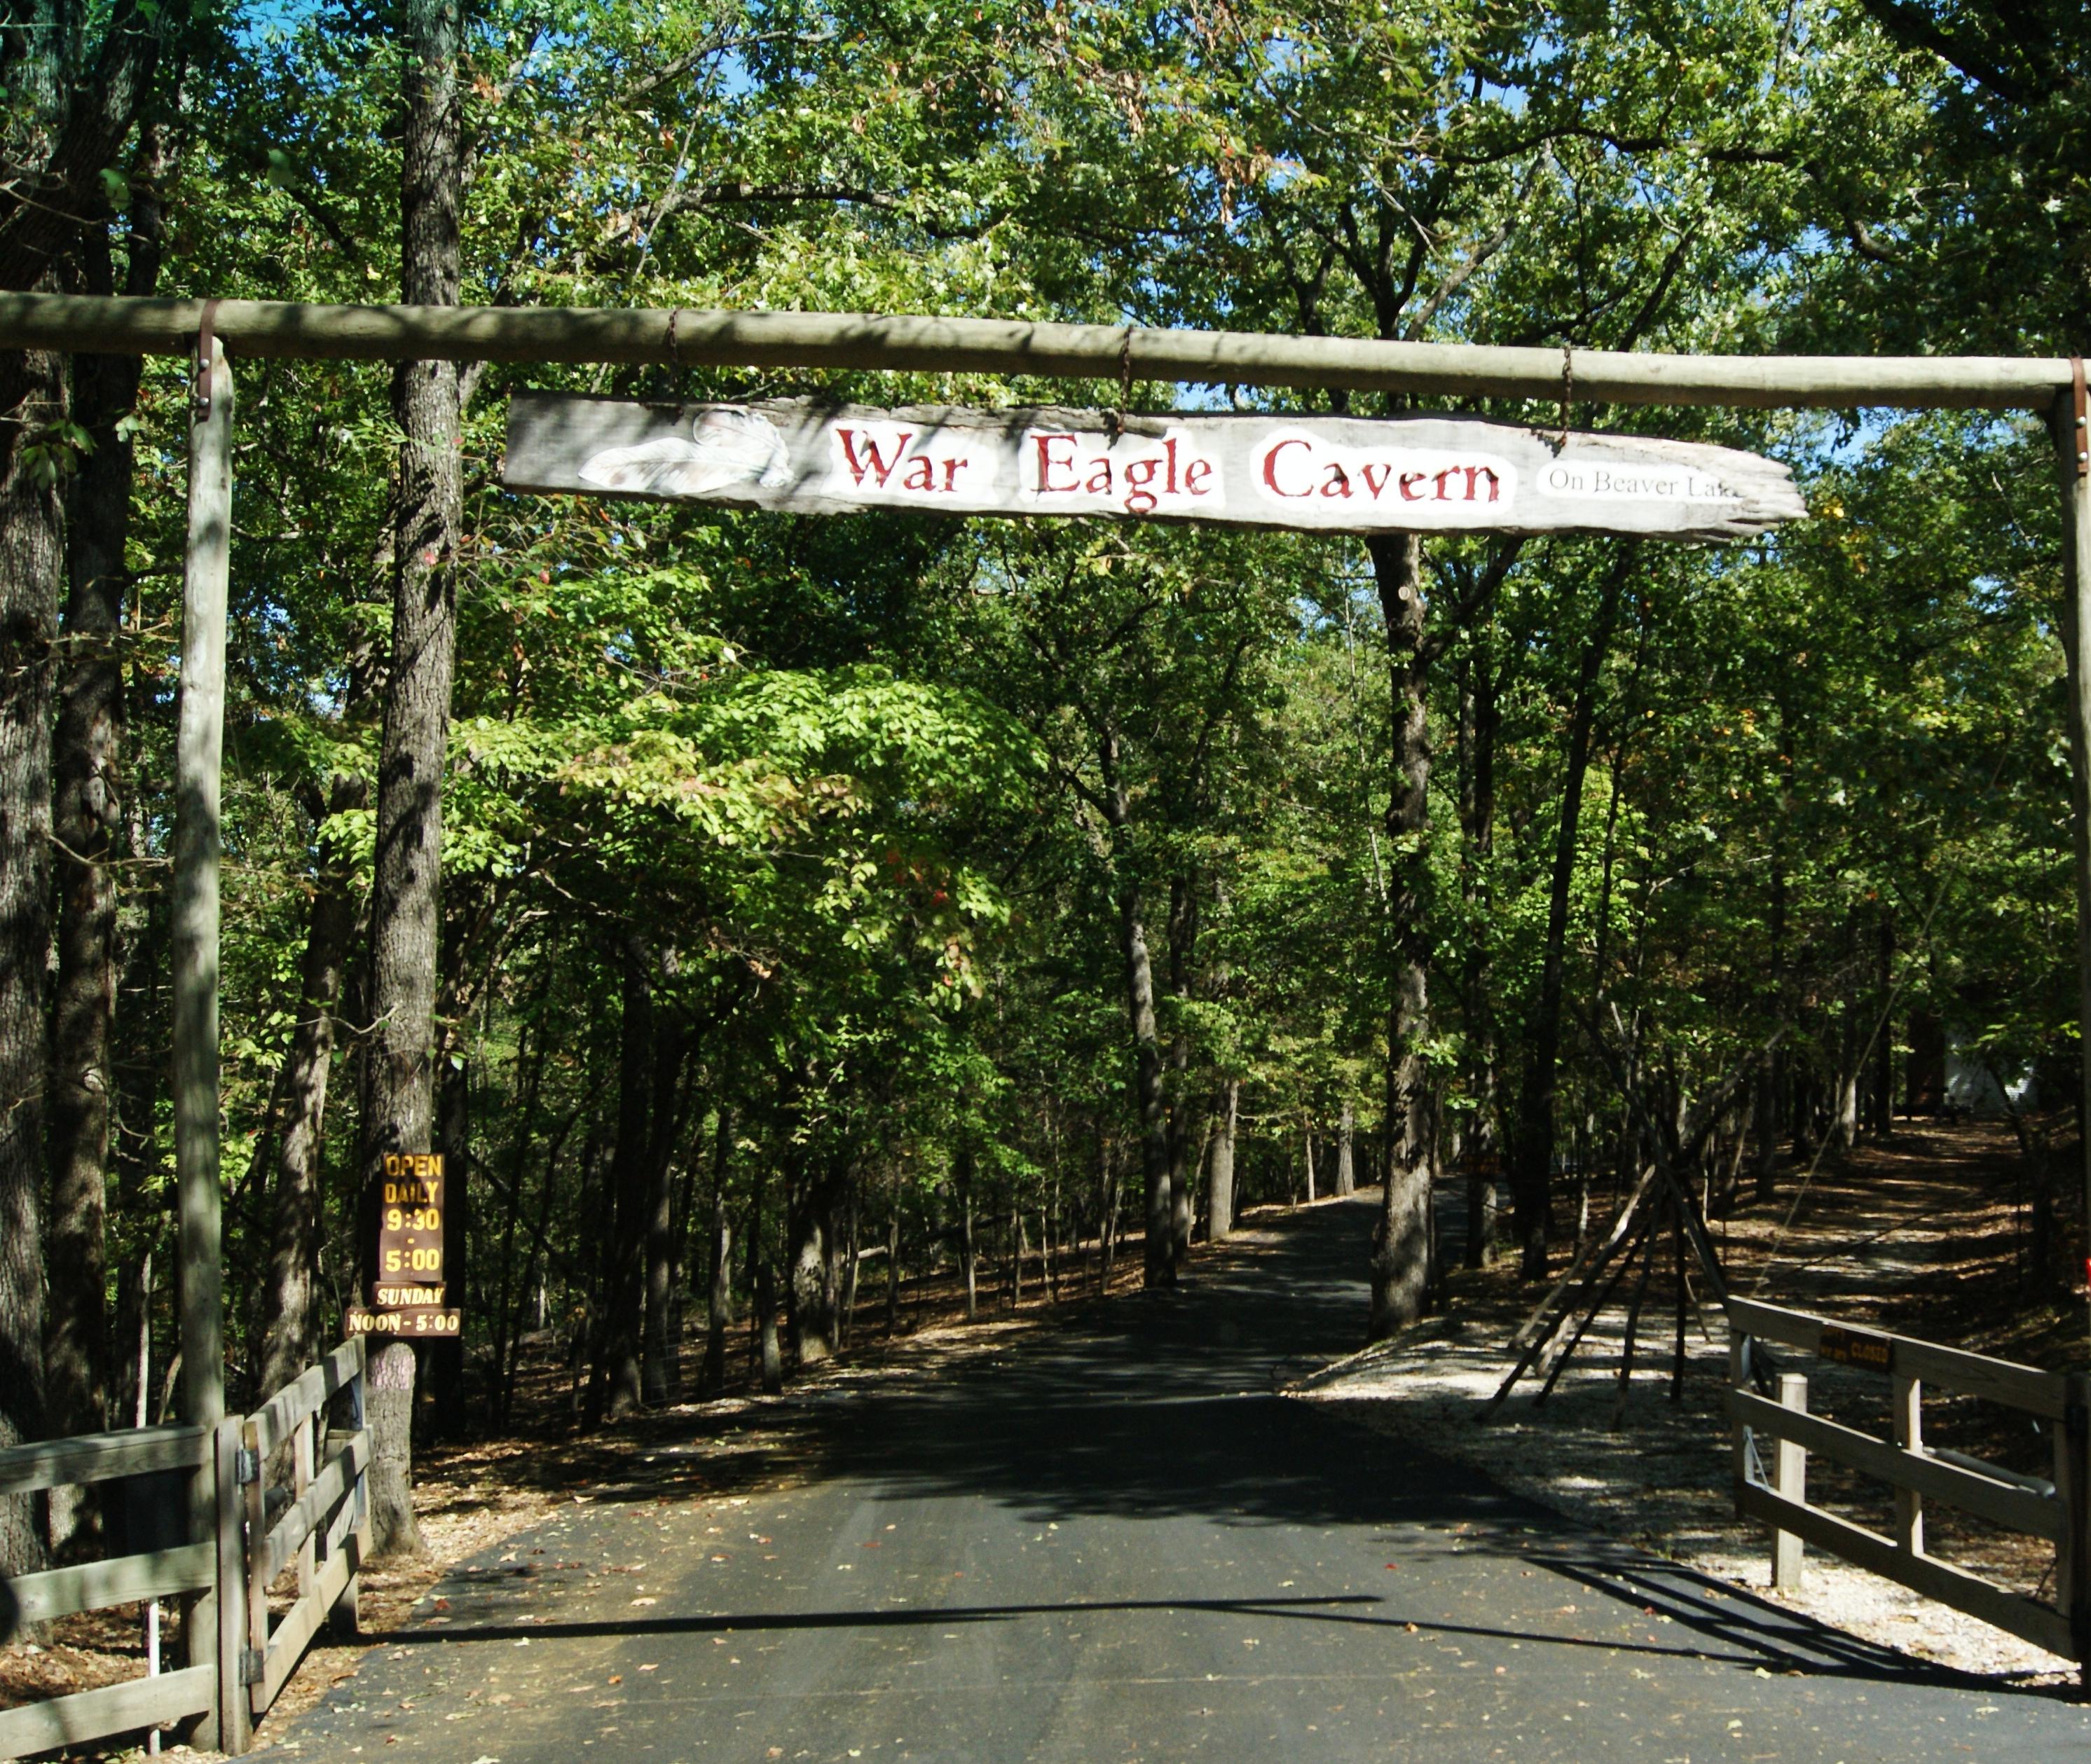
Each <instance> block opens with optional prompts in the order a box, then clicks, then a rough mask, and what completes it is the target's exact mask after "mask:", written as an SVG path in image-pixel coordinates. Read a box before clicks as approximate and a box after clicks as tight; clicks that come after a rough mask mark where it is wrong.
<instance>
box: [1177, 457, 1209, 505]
mask: <svg viewBox="0 0 2091 1764" xmlns="http://www.w3.org/2000/svg"><path fill="white" fill-rule="evenodd" d="M1212 475H1213V468H1212V467H1211V466H1209V464H1207V463H1206V462H1205V461H1204V460H1202V459H1194V460H1192V462H1191V463H1190V464H1189V465H1188V466H1186V467H1184V468H1183V488H1184V490H1185V491H1186V492H1187V493H1188V494H1190V495H1192V496H1203V495H1204V494H1205V480H1206V479H1208V478H1209V477H1211V476H1212Z"/></svg>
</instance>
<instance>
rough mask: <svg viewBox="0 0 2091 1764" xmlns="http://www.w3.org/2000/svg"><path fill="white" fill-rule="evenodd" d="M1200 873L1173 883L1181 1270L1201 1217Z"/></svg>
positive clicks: (1174, 1239)
mask: <svg viewBox="0 0 2091 1764" xmlns="http://www.w3.org/2000/svg"><path fill="white" fill-rule="evenodd" d="M1198 918H1199V914H1198V879H1197V876H1196V875H1195V874H1189V875H1184V876H1178V877H1177V878H1176V879H1175V881H1174V882H1172V883H1171V884H1170V889H1169V991H1170V993H1171V996H1173V997H1174V998H1175V1000H1176V1003H1177V1006H1178V1011H1177V1028H1176V1032H1175V1035H1172V1036H1171V1038H1170V1043H1169V1076H1168V1078H1167V1080H1166V1098H1167V1110H1168V1123H1169V1261H1170V1266H1171V1267H1172V1268H1173V1269H1175V1270H1177V1271H1181V1270H1182V1268H1183V1265H1184V1263H1187V1262H1188V1260H1189V1259H1190V1256H1191V1230H1192V1224H1194V1223H1195V1221H1194V1219H1193V1216H1192V1215H1193V1212H1194V1211H1195V1209H1194V1207H1193V1205H1192V1202H1193V1199H1194V1196H1193V1194H1192V1188H1191V1168H1190V1166H1191V1151H1192V1146H1193V1145H1194V1144H1196V1142H1197V1140H1198V1137H1199V1135H1198V1128H1197V1122H1196V1119H1195V1114H1196V1111H1195V1110H1194V1109H1193V1108H1192V1104H1191V1091H1190V1086H1189V1084H1188V1078H1189V1075H1190V1069H1191V1036H1190V1033H1189V1030H1188V1027H1187V1026H1186V1024H1185V1019H1186V1018H1187V1016H1188V1012H1187V1011H1186V1010H1185V1009H1184V1007H1185V1006H1187V1005H1188V1004H1189V1003H1190V1000H1191V975H1192V954H1193V953H1194V951H1195V949H1196V945H1197V940H1198Z"/></svg>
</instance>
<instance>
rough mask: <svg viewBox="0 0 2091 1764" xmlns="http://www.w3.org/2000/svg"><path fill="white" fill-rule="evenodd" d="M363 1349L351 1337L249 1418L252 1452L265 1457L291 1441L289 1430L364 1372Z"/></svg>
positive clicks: (359, 1338)
mask: <svg viewBox="0 0 2091 1764" xmlns="http://www.w3.org/2000/svg"><path fill="white" fill-rule="evenodd" d="M363 1359H364V1347H363V1338H362V1337H361V1336H350V1337H349V1339H348V1340H346V1341H344V1342H343V1343H342V1345H340V1346H339V1347H338V1348H336V1349H334V1351H333V1352H332V1353H329V1354H328V1355H327V1357H326V1358H325V1359H324V1360H321V1362H319V1364H318V1365H317V1366H308V1367H307V1368H306V1370H305V1371H304V1373H303V1375H300V1377H299V1378H298V1379H296V1380H295V1382H294V1383H289V1384H286V1385H285V1386H284V1387H283V1388H282V1389H281V1390H279V1391H278V1392H276V1394H275V1395H274V1396H272V1397H270V1398H269V1400H268V1401H267V1402H265V1403H264V1404H263V1405H261V1407H260V1408H259V1409H256V1410H255V1412H254V1413H252V1415H250V1416H249V1417H248V1425H249V1426H252V1428H253V1430H254V1434H253V1437H252V1439H251V1440H250V1441H249V1443H250V1445H251V1446H252V1448H253V1450H255V1451H256V1452H259V1453H260V1454H261V1456H263V1457H267V1456H269V1453H270V1452H274V1450H275V1449H276V1448H277V1447H278V1446H280V1445H281V1444H282V1443H283V1442H284V1441H285V1440H286V1439H289V1438H290V1437H291V1429H292V1428H294V1427H295V1426H297V1425H298V1423H299V1422H301V1421H305V1420H308V1419H309V1418H311V1417H313V1415H315V1414H317V1413H318V1412H319V1411H320V1410H321V1409H323V1408H325V1407H326V1405H327V1403H328V1401H329V1400H330V1399H331V1398H332V1397H333V1396H334V1392H336V1391H338V1390H341V1389H343V1388H346V1387H347V1385H349V1384H350V1383H353V1382H354V1381H355V1380H356V1378H357V1377H358V1376H360V1375H361V1373H362V1370H363Z"/></svg>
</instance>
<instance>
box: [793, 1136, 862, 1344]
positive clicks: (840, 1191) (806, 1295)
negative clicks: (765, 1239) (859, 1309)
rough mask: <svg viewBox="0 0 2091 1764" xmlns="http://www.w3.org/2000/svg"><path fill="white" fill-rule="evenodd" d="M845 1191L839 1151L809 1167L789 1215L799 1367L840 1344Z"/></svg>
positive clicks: (846, 1177)
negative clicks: (815, 1168) (839, 1272)
mask: <svg viewBox="0 0 2091 1764" xmlns="http://www.w3.org/2000/svg"><path fill="white" fill-rule="evenodd" d="M848 1191H849V1172H848V1169H847V1165H846V1164H843V1162H842V1161H841V1154H839V1153H837V1154H834V1155H832V1156H831V1157H830V1160H828V1161H827V1162H826V1164H824V1165H823V1166H822V1167H821V1169H820V1170H819V1171H818V1172H817V1173H815V1172H808V1180H807V1181H806V1182H805V1184H804V1191H803V1193H802V1194H800V1198H799V1203H798V1206H797V1207H796V1208H795V1212H794V1215H793V1218H792V1222H791V1223H792V1230H791V1240H792V1241H791V1315H792V1319H793V1322H794V1323H795V1327H796V1331H797V1335H798V1347H799V1364H800V1366H802V1367H804V1366H818V1365H820V1364H821V1363H822V1362H824V1361H826V1360H830V1359H832V1358H834V1353H835V1350H836V1349H837V1348H838V1347H839V1346H840V1345H841V1340H840V1324H839V1317H838V1310H839V1303H840V1300H841V1296H842V1295H841V1292H840V1281H839V1279H838V1278H837V1263H838V1258H839V1251H840V1250H841V1246H842V1222H843V1202H844V1200H845V1199H846V1198H847V1194H848Z"/></svg>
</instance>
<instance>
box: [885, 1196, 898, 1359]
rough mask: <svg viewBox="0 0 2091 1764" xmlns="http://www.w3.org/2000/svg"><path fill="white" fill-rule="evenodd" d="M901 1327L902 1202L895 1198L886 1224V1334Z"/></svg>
mask: <svg viewBox="0 0 2091 1764" xmlns="http://www.w3.org/2000/svg"><path fill="white" fill-rule="evenodd" d="M899 1327H900V1202H899V1196H898V1195H897V1194H896V1195H895V1198H894V1204H893V1214H892V1216H891V1217H890V1218H889V1219H888V1220H886V1334H888V1335H889V1336H890V1335H891V1334H893V1333H894V1332H895V1331H896V1330H897V1329H899Z"/></svg>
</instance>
